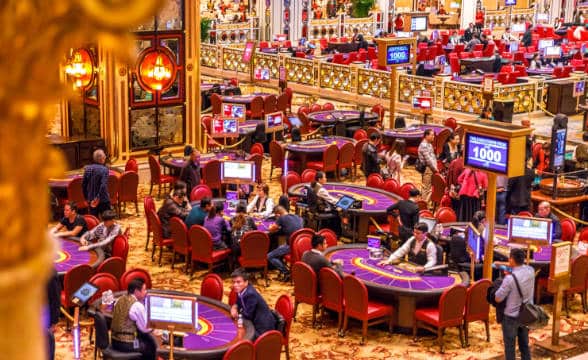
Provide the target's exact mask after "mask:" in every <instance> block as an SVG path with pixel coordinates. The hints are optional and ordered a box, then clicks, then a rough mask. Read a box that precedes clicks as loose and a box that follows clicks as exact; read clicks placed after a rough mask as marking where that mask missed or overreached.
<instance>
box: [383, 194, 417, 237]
mask: <svg viewBox="0 0 588 360" xmlns="http://www.w3.org/2000/svg"><path fill="white" fill-rule="evenodd" d="M408 195H409V198H408V200H404V199H402V200H400V201H398V202H396V203H395V204H393V205H391V206H390V207H388V209H386V212H387V213H389V214H392V215H393V216H398V217H399V218H398V222H399V225H400V226H399V228H398V236H399V237H400V242H401V243H404V242H405V241H406V240H408V239H409V238H410V237H411V236H412V235H413V229H414V226H415V225H416V224H417V223H418V221H419V211H420V210H419V206H418V205H417V201H419V197H420V195H421V192H420V191H418V189H410V191H409V192H408Z"/></svg>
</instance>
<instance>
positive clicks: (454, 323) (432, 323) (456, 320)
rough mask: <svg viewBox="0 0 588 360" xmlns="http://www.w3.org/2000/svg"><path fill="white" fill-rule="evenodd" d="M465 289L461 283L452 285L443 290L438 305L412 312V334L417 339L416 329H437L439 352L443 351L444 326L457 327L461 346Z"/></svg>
mask: <svg viewBox="0 0 588 360" xmlns="http://www.w3.org/2000/svg"><path fill="white" fill-rule="evenodd" d="M466 293H467V289H466V287H465V286H463V285H454V286H452V287H450V288H449V289H446V290H445V291H443V294H442V295H441V299H439V307H437V308H424V309H418V310H416V311H415V312H414V320H413V326H412V335H413V336H414V340H415V341H416V340H417V329H418V328H419V327H420V328H425V329H427V330H430V331H433V332H435V330H437V340H438V341H439V345H440V347H441V353H442V354H443V353H445V344H444V343H443V334H444V330H445V328H448V327H457V328H458V329H459V340H460V341H461V344H462V347H463V346H464V341H463V329H462V325H463V317H464V309H465V303H466Z"/></svg>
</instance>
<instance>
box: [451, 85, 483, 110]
mask: <svg viewBox="0 0 588 360" xmlns="http://www.w3.org/2000/svg"><path fill="white" fill-rule="evenodd" d="M483 107H484V99H483V97H482V86H481V85H473V84H464V83H460V82H456V81H445V82H444V83H443V110H450V111H460V112H466V113H472V114H480V113H481V112H482V108H483Z"/></svg>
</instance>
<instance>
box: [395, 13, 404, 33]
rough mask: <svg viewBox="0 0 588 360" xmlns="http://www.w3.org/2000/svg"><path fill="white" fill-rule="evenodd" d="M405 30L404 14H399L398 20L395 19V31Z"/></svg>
mask: <svg viewBox="0 0 588 360" xmlns="http://www.w3.org/2000/svg"><path fill="white" fill-rule="evenodd" d="M403 30H404V20H402V14H397V15H396V19H394V31H403Z"/></svg>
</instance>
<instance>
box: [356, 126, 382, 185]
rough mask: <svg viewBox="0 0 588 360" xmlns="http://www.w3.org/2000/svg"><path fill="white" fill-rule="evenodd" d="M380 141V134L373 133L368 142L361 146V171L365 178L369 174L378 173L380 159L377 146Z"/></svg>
mask: <svg viewBox="0 0 588 360" xmlns="http://www.w3.org/2000/svg"><path fill="white" fill-rule="evenodd" d="M381 141H382V137H381V136H380V133H378V132H373V133H372V134H371V135H370V140H369V141H368V142H367V143H366V144H365V145H363V149H362V150H361V154H362V157H361V170H362V171H363V173H364V175H365V177H366V178H367V177H368V176H370V175H371V174H379V173H380V158H379V155H378V145H380V142H381Z"/></svg>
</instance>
